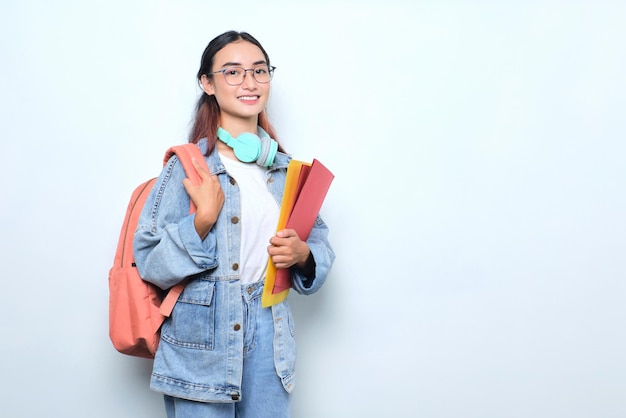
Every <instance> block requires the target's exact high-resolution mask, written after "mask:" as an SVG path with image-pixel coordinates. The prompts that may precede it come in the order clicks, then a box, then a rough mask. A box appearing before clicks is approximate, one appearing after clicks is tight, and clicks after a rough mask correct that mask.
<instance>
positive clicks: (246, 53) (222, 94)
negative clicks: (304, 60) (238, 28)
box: [200, 40, 270, 135]
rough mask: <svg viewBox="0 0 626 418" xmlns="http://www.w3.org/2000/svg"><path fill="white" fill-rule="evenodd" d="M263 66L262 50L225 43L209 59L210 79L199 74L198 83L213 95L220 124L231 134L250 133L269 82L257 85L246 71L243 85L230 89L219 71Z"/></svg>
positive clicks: (248, 44) (267, 96)
mask: <svg viewBox="0 0 626 418" xmlns="http://www.w3.org/2000/svg"><path fill="white" fill-rule="evenodd" d="M259 65H267V62H266V60H265V56H264V54H263V51H261V49H260V48H259V47H257V46H256V45H254V44H252V43H250V42H248V41H244V40H239V41H236V42H232V43H229V44H228V45H226V46H225V47H224V48H222V49H220V50H219V51H218V52H217V53H216V54H215V57H214V59H213V68H212V69H211V72H216V73H215V74H213V75H212V76H211V77H208V76H207V75H202V77H201V79H200V81H201V84H202V88H203V90H204V91H205V92H206V93H207V94H209V95H215V99H216V100H217V103H218V104H219V106H220V125H221V126H222V127H224V129H226V130H227V131H229V132H230V133H231V134H232V135H238V134H239V133H240V132H239V131H251V129H253V128H254V131H252V132H256V126H257V123H258V116H259V113H261V111H263V109H265V106H266V105H267V101H268V99H269V94H270V83H259V82H258V81H256V80H255V78H254V77H253V76H252V71H246V76H245V78H244V80H243V83H241V84H240V85H237V86H231V85H230V84H228V83H227V82H226V77H225V75H224V74H223V73H219V72H217V71H221V70H223V69H225V68H229V67H243V68H244V69H252V68H256V67H258V66H259Z"/></svg>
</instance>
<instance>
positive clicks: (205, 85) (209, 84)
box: [200, 74, 215, 96]
mask: <svg viewBox="0 0 626 418" xmlns="http://www.w3.org/2000/svg"><path fill="white" fill-rule="evenodd" d="M200 85H201V86H202V90H204V92H205V93H206V94H208V95H209V96H212V95H214V94H215V88H214V87H213V81H212V80H211V79H210V78H209V77H207V76H206V74H202V77H200Z"/></svg>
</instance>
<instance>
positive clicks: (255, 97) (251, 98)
mask: <svg viewBox="0 0 626 418" xmlns="http://www.w3.org/2000/svg"><path fill="white" fill-rule="evenodd" d="M258 98H259V96H241V97H240V98H239V99H240V100H256V99H258Z"/></svg>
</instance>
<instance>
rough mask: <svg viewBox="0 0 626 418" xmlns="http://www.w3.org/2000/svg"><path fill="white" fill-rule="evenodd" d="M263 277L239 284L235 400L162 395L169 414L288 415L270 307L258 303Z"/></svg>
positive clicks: (173, 417) (176, 417) (182, 417)
mask: <svg viewBox="0 0 626 418" xmlns="http://www.w3.org/2000/svg"><path fill="white" fill-rule="evenodd" d="M262 292H263V281H260V282H257V283H253V284H250V285H246V286H242V292H241V294H242V303H243V312H244V323H243V329H244V348H243V350H244V363H243V376H242V382H241V385H242V386H241V390H242V396H241V400H240V401H239V402H236V403H207V402H196V401H190V400H187V399H181V398H175V397H172V396H167V395H165V411H166V412H167V417H168V418H233V417H237V418H289V416H290V401H291V396H290V395H289V393H287V392H286V391H285V389H284V388H283V385H282V383H281V381H280V378H279V377H278V375H277V374H276V367H275V366H274V342H273V341H274V320H273V319H272V310H271V309H270V308H265V309H263V308H262V307H261V294H262Z"/></svg>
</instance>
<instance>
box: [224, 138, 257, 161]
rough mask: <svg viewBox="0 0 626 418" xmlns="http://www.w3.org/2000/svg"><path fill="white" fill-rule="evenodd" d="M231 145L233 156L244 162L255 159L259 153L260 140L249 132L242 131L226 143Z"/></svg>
mask: <svg viewBox="0 0 626 418" xmlns="http://www.w3.org/2000/svg"><path fill="white" fill-rule="evenodd" d="M228 145H230V146H231V147H232V149H233V152H234V153H235V157H237V158H238V159H239V161H243V162H244V163H251V162H253V161H256V160H257V159H258V158H259V155H260V154H261V140H260V139H259V137H258V136H256V135H254V134H251V133H247V132H245V133H243V134H241V135H239V136H238V137H237V138H234V139H232V140H231V141H230V143H229V144H228Z"/></svg>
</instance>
